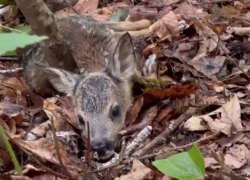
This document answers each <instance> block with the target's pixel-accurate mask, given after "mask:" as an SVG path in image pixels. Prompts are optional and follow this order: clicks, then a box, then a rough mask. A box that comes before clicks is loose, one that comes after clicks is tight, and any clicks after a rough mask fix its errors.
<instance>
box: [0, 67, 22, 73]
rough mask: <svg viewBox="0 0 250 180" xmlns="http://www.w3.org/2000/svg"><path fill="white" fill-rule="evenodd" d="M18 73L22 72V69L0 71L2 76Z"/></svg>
mask: <svg viewBox="0 0 250 180" xmlns="http://www.w3.org/2000/svg"><path fill="white" fill-rule="evenodd" d="M19 71H23V68H22V67H21V68H16V69H6V70H0V73H2V74H7V73H15V72H19Z"/></svg>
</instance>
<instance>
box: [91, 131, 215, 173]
mask: <svg viewBox="0 0 250 180" xmlns="http://www.w3.org/2000/svg"><path fill="white" fill-rule="evenodd" d="M219 134H220V133H216V134H212V135H210V136H207V137H204V138H201V139H199V140H197V141H194V142H191V143H188V144H186V145H183V146H178V147H175V148H172V149H168V152H165V151H164V152H158V153H152V154H147V155H144V156H141V157H138V158H128V159H125V160H124V161H122V162H121V163H117V164H112V165H110V166H106V167H103V168H102V169H96V170H92V171H89V172H88V173H89V174H92V173H98V172H101V171H104V170H106V169H111V168H114V167H116V166H118V165H122V164H127V163H130V162H132V161H133V160H134V159H138V160H144V159H149V158H153V157H155V156H160V155H165V154H169V152H171V151H175V150H179V149H184V148H187V147H190V146H192V145H193V144H195V143H196V144H199V143H203V142H205V141H208V140H210V139H213V138H215V137H217V136H218V135H219Z"/></svg>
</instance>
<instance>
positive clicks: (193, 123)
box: [184, 116, 207, 131]
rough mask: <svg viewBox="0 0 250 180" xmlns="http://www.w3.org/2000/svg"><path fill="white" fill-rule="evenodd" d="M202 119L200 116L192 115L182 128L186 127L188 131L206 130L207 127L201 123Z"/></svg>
mask: <svg viewBox="0 0 250 180" xmlns="http://www.w3.org/2000/svg"><path fill="white" fill-rule="evenodd" d="M202 121H203V120H202V118H200V117H194V116H193V117H191V118H189V119H188V120H187V121H186V122H185V124H184V128H186V129H188V130H189V131H203V130H207V127H206V126H204V125H202Z"/></svg>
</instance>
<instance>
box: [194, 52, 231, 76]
mask: <svg viewBox="0 0 250 180" xmlns="http://www.w3.org/2000/svg"><path fill="white" fill-rule="evenodd" d="M226 59H227V58H226V56H216V57H213V58H210V57H203V58H200V59H195V60H194V59H193V60H192V61H190V64H192V66H194V68H195V69H196V70H197V71H199V72H201V73H202V74H204V75H205V76H207V77H208V78H210V79H213V75H215V74H216V73H218V72H219V71H220V70H221V68H222V66H223V65H224V62H225V61H226Z"/></svg>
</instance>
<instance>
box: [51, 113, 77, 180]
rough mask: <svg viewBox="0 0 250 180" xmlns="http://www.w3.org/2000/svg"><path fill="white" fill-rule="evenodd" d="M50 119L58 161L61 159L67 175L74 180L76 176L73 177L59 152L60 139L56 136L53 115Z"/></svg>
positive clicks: (60, 161)
mask: <svg viewBox="0 0 250 180" xmlns="http://www.w3.org/2000/svg"><path fill="white" fill-rule="evenodd" d="M50 120H51V127H52V134H53V138H54V141H55V149H56V154H57V158H58V161H59V163H60V165H61V167H62V169H63V171H64V172H65V174H67V176H68V177H69V179H72V180H73V179H74V178H73V177H72V175H71V174H70V172H69V171H68V169H67V168H66V167H65V165H64V164H63V161H62V157H61V154H60V152H59V147H58V141H57V137H56V130H55V126H54V120H53V117H52V118H51V119H50Z"/></svg>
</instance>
